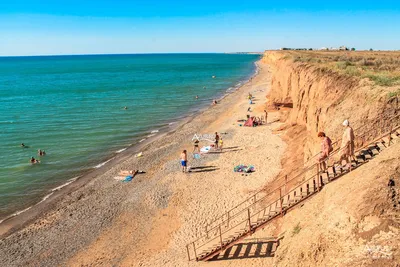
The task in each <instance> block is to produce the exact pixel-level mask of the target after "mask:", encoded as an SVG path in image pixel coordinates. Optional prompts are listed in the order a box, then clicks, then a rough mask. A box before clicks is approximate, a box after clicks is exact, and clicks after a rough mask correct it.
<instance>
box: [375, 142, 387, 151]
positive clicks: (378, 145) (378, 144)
mask: <svg viewBox="0 0 400 267" xmlns="http://www.w3.org/2000/svg"><path fill="white" fill-rule="evenodd" d="M376 146H377V147H378V148H379V151H382V150H383V149H385V148H386V147H385V145H384V144H383V143H382V142H378V143H376Z"/></svg>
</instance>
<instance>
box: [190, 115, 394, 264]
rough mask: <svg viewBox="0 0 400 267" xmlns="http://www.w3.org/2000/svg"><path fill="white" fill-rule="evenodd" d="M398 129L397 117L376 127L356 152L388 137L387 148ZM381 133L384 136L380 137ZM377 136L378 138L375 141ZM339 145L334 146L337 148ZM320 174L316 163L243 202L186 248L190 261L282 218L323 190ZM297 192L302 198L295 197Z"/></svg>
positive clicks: (331, 157)
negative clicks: (286, 204) (287, 205)
mask: <svg viewBox="0 0 400 267" xmlns="http://www.w3.org/2000/svg"><path fill="white" fill-rule="evenodd" d="M394 125H396V127H394ZM397 125H399V126H397ZM359 129H360V128H359ZM398 129H400V114H399V115H396V116H394V117H392V118H390V119H388V120H387V121H386V122H385V123H382V124H381V127H375V128H372V129H370V130H368V131H366V132H364V133H362V134H359V135H357V139H358V140H359V144H361V145H358V148H357V149H356V151H357V152H358V151H361V150H362V149H365V147H368V144H371V143H373V142H376V140H380V139H382V138H385V137H388V145H390V142H391V135H392V133H393V132H395V131H396V130H398ZM382 132H384V133H385V134H383V135H382ZM376 136H379V137H377V138H376ZM339 141H340V140H338V141H337V142H336V144H339ZM366 144H367V145H366ZM342 149H345V148H342ZM342 149H341V148H338V147H337V146H336V148H335V149H334V151H333V152H331V153H330V155H329V157H328V158H326V159H325V160H324V162H326V163H327V164H329V162H330V161H332V160H334V158H335V155H337V154H338V153H339V152H341V150H342ZM321 173H322V172H321V170H320V169H319V163H315V164H313V165H312V166H309V167H306V168H304V169H302V170H301V172H300V173H298V174H296V175H294V177H291V178H290V179H288V176H287V175H285V176H283V178H284V179H285V183H284V184H281V185H278V186H276V187H275V188H273V189H271V190H260V191H258V192H256V193H255V194H253V195H252V196H251V197H249V198H247V199H246V200H245V201H243V202H241V203H240V204H238V205H236V206H235V207H234V208H232V209H231V210H229V211H228V212H226V213H224V214H223V215H222V216H220V217H218V218H217V219H215V220H214V221H212V222H211V223H209V224H207V225H206V227H205V230H204V234H203V235H202V236H201V237H200V238H198V239H196V240H195V241H193V242H192V243H190V244H188V245H187V246H186V248H187V253H188V258H189V260H191V259H195V260H199V259H203V258H204V257H205V254H204V252H203V251H205V253H207V251H211V252H212V251H213V250H217V251H219V250H223V249H226V248H228V247H229V244H231V243H232V242H233V241H235V243H236V242H237V240H235V237H237V238H241V237H244V236H247V235H250V234H251V233H252V231H253V230H254V229H255V228H257V227H259V224H264V223H266V222H267V221H270V220H272V219H274V218H275V217H277V216H279V215H281V214H283V212H285V211H286V210H287V209H285V208H284V203H290V202H293V201H294V202H296V199H298V198H299V197H301V198H302V200H303V199H305V198H308V197H309V196H311V195H313V194H314V193H315V192H318V191H319V190H320V189H321V187H322V186H323V180H322V177H321ZM328 179H329V177H328ZM290 183H294V185H293V188H292V189H290V190H288V188H289V184H290ZM298 192H299V194H302V196H300V195H296V194H297V193H298ZM290 208H291V207H290ZM267 211H268V212H267ZM261 214H262V216H261ZM266 214H268V216H267V217H268V220H267V221H265V220H264V219H265V218H266V217H265V215H266ZM232 240H233V241H232Z"/></svg>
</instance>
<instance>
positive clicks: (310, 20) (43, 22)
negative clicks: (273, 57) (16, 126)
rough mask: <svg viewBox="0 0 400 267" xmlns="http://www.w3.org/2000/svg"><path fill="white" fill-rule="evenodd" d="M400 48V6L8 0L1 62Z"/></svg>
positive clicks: (0, 36) (0, 27)
mask: <svg viewBox="0 0 400 267" xmlns="http://www.w3.org/2000/svg"><path fill="white" fill-rule="evenodd" d="M340 45H347V46H351V47H356V48H357V49H369V48H374V49H381V50H392V49H400V1H385V0H381V1H379V2H375V1H370V2H365V1H359V0H353V1H349V0H346V1H342V0H335V1H327V0H322V1H290V0H286V1H279V2H278V1H267V0H262V1H261V0H260V1H259V0H257V1H254V0H253V1H252V0H247V1H243V0H242V1H236V0H230V1H225V0H224V1H217V0H214V1H210V0H202V1H190V0H186V1H177V0H176V1H156V0H147V1H144V0H141V1H127V0H123V1H118V0H115V1H109V0H97V1H85V0H80V1H77V0H70V1H63V0H62V1H56V0H53V1H49V0H42V1H32V0H25V1H21V0H1V1H0V55H48V54H98V53H178V52H235V51H263V50H265V49H277V48H280V47H322V46H327V47H331V46H334V47H337V46H340Z"/></svg>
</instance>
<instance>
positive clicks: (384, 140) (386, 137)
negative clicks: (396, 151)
mask: <svg viewBox="0 0 400 267" xmlns="http://www.w3.org/2000/svg"><path fill="white" fill-rule="evenodd" d="M382 141H383V143H384V145H385V147H388V146H389V136H385V137H383V138H382Z"/></svg>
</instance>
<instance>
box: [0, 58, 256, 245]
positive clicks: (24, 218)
mask: <svg viewBox="0 0 400 267" xmlns="http://www.w3.org/2000/svg"><path fill="white" fill-rule="evenodd" d="M260 61H261V58H260V59H258V60H256V61H255V62H254V63H253V64H254V69H253V70H252V73H251V74H250V75H249V76H248V77H246V78H245V79H244V80H242V81H239V82H238V83H237V84H236V85H235V86H234V87H229V88H225V89H224V90H221V92H220V93H218V94H217V95H216V96H215V99H216V100H217V101H218V102H219V104H220V101H222V100H223V99H224V98H226V97H227V96H229V95H232V94H235V93H236V92H237V91H239V90H240V89H241V88H242V87H244V86H245V85H247V84H248V83H250V82H251V81H252V79H253V78H255V77H256V76H257V75H258V74H259V70H260V67H259V62H260ZM211 108H213V106H212V105H211V104H205V105H202V106H200V107H199V108H194V109H192V110H189V111H188V112H189V114H188V115H187V116H184V117H181V118H172V119H170V120H168V121H166V123H165V125H164V126H161V127H159V128H158V129H153V130H150V131H149V132H146V134H145V135H143V137H142V138H141V139H140V138H138V139H140V140H139V141H137V143H134V144H131V145H129V146H127V147H123V148H121V149H119V150H117V151H114V152H111V153H110V157H109V158H105V159H104V160H103V161H102V162H100V163H98V164H96V165H95V166H93V167H91V168H90V169H86V170H82V171H81V174H80V175H78V176H75V177H72V178H69V179H67V180H66V181H65V182H64V183H62V184H60V185H58V186H56V187H54V188H50V189H49V191H48V193H47V194H46V195H44V196H43V197H41V200H39V201H38V202H37V203H35V204H33V205H31V206H28V207H26V208H23V209H21V210H17V211H15V212H13V213H12V214H9V215H6V216H5V217H4V218H2V219H0V240H2V239H4V238H7V237H8V236H9V235H12V234H13V233H15V232H17V231H18V230H20V229H22V228H24V227H25V226H26V225H28V224H30V223H32V222H33V221H34V220H36V219H38V218H40V217H41V216H42V215H44V214H45V213H46V212H48V211H50V210H51V209H52V208H53V207H54V206H55V204H57V203H56V202H57V201H58V200H59V199H60V198H62V197H63V196H64V195H67V194H70V193H72V192H73V191H75V190H77V189H78V188H80V187H83V186H85V185H86V184H87V183H89V182H90V180H91V179H94V178H96V177H98V176H99V175H100V174H101V173H103V172H107V171H109V170H111V169H112V168H114V167H115V166H117V165H118V164H119V163H122V162H124V161H125V160H127V159H129V158H130V157H134V155H135V154H137V153H139V152H141V151H142V150H146V148H147V147H148V146H150V145H151V144H152V143H153V142H155V141H157V140H159V139H161V138H163V137H165V136H167V135H170V134H173V133H175V132H176V131H177V130H178V129H179V128H181V127H182V126H183V125H185V124H187V123H190V122H191V121H193V119H195V118H196V117H199V116H202V114H203V113H204V112H206V111H207V110H209V109H211ZM164 129H165V130H166V131H165V132H164V131H163V130H164Z"/></svg>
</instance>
